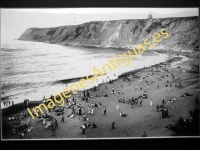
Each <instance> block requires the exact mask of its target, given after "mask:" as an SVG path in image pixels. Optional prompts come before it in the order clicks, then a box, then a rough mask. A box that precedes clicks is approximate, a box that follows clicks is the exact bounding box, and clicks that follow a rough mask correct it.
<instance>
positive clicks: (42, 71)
mask: <svg viewBox="0 0 200 150" xmlns="http://www.w3.org/2000/svg"><path fill="white" fill-rule="evenodd" d="M128 50H130V49H122V48H96V47H73V46H64V45H58V44H49V43H42V42H29V41H20V40H10V41H6V42H3V43H1V108H2V109H3V108H5V107H7V106H4V105H3V102H4V101H14V104H17V103H21V102H23V101H24V99H29V101H40V100H42V99H43V97H44V96H47V97H48V96H49V97H50V95H54V94H57V93H60V92H62V91H63V89H64V88H66V87H69V86H70V85H71V84H72V83H77V82H78V81H79V80H80V79H81V78H82V77H85V76H87V75H93V74H94V73H93V68H94V67H95V68H97V69H98V70H99V71H101V72H103V70H102V66H103V65H104V64H106V63H109V61H110V60H111V59H113V60H114V57H117V58H119V56H120V55H121V54H124V53H127V51H128ZM130 51H132V50H130ZM132 52H133V51H132ZM127 55H128V53H127ZM167 59H168V55H166V54H161V53H156V52H155V51H152V50H146V51H145V52H144V53H142V54H140V55H138V56H137V57H136V58H130V65H129V66H125V63H124V64H121V66H119V67H118V68H114V69H112V71H110V70H109V69H108V73H107V74H105V75H104V76H98V80H96V81H95V82H94V83H92V84H90V83H88V87H87V88H91V87H94V85H95V86H98V85H99V84H101V83H103V82H108V81H109V80H110V79H117V78H118V76H119V75H121V74H122V73H125V72H128V71H132V70H136V69H139V68H143V67H149V66H151V65H154V64H159V63H160V62H164V61H165V60H167ZM87 88H85V89H87ZM81 90H83V89H81Z"/></svg>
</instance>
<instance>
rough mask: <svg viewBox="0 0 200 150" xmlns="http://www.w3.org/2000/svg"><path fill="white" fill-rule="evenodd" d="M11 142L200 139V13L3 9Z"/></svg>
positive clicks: (4, 117)
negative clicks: (162, 138)
mask: <svg viewBox="0 0 200 150" xmlns="http://www.w3.org/2000/svg"><path fill="white" fill-rule="evenodd" d="M0 11H1V50H0V52H1V139H2V140H5V141H9V140H30V139H31V140H40V139H45V140H55V139H64V140H70V139H126V138H132V139H135V138H136V139H138V138H139V139H143V138H161V137H164V138H172V137H199V98H200V97H199V92H200V87H199V8H194V7H192V8H189V7H188V8H158V7H156V8H141V7H140V8H139V7H138V8H136V7H127V8H125V7H124V8H114V7H112V8H104V7H99V8H92V7H91V8H1V10H0Z"/></svg>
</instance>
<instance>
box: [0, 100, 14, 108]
mask: <svg viewBox="0 0 200 150" xmlns="http://www.w3.org/2000/svg"><path fill="white" fill-rule="evenodd" d="M3 104H4V107H5V106H13V105H14V101H4V102H3Z"/></svg>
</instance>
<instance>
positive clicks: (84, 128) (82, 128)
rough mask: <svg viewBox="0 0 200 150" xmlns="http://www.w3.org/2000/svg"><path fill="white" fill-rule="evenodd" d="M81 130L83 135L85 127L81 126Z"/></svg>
mask: <svg viewBox="0 0 200 150" xmlns="http://www.w3.org/2000/svg"><path fill="white" fill-rule="evenodd" d="M81 128H82V134H85V128H86V127H85V125H82V127H81Z"/></svg>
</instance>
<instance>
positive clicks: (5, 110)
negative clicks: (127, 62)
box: [1, 53, 172, 114]
mask: <svg viewBox="0 0 200 150" xmlns="http://www.w3.org/2000/svg"><path fill="white" fill-rule="evenodd" d="M162 54H163V53H162ZM165 54H166V53H165ZM171 60H172V58H169V55H168V57H167V60H165V61H163V62H160V63H158V64H154V65H151V66H148V67H145V68H138V69H135V70H131V71H127V72H124V73H121V74H120V75H118V76H117V79H113V81H116V80H119V79H121V78H123V77H125V76H127V75H128V74H133V73H137V72H140V71H142V70H144V69H148V68H152V67H156V66H158V65H162V64H165V63H169V62H170V61H171ZM91 76H93V75H91ZM79 78H80V79H81V78H85V77H79ZM79 78H76V79H79ZM66 80H68V79H66ZM69 80H70V79H69ZM71 80H73V79H71ZM72 83H76V82H72ZM72 83H71V84H72ZM107 83H109V81H107V82H103V83H99V84H98V86H97V88H98V87H99V86H101V85H104V84H107ZM91 89H93V87H90V88H86V89H85V90H91ZM82 91H83V90H76V92H78V93H79V92H82ZM60 94H61V95H62V92H61V93H60ZM69 94H72V92H71V91H70V93H69ZM73 95H77V94H72V96H73ZM52 96H54V95H52ZM62 96H63V95H62ZM72 96H71V97H72ZM71 97H70V98H71ZM63 98H64V97H63ZM41 99H42V98H41ZM64 99H65V98H64ZM42 102H43V100H38V101H36V100H35V101H29V106H32V105H33V106H35V105H39V104H41V103H42ZM22 105H23V102H20V103H16V104H14V105H12V106H8V107H6V108H1V110H2V114H3V113H9V111H11V112H13V111H15V110H12V109H16V108H17V109H19V107H21V106H22ZM29 108H30V107H29ZM22 109H23V108H22Z"/></svg>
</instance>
